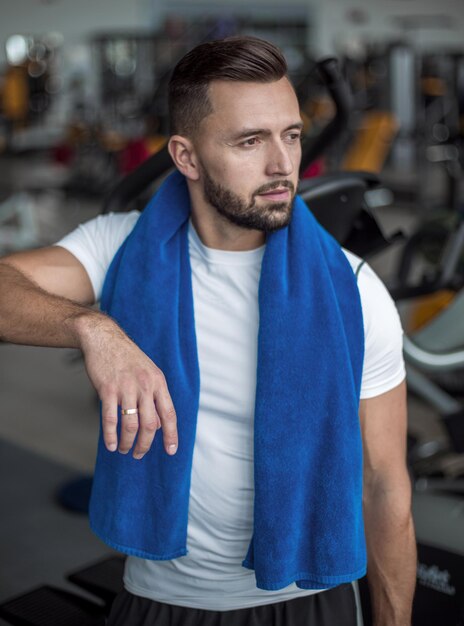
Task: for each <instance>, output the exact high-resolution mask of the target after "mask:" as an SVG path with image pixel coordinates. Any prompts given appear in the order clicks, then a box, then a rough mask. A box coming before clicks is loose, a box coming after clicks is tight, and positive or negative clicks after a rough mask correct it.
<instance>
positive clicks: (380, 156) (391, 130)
mask: <svg viewBox="0 0 464 626" xmlns="http://www.w3.org/2000/svg"><path fill="white" fill-rule="evenodd" d="M398 128H399V124H398V122H397V120H396V118H395V116H394V115H393V114H392V113H390V112H388V111H370V112H368V113H366V115H365V116H364V118H363V121H362V124H361V127H360V128H359V129H358V131H357V134H356V137H355V139H354V141H353V143H352V144H351V146H350V147H349V148H348V150H347V153H346V155H345V158H344V160H343V163H342V170H362V171H365V172H373V173H375V174H379V173H380V172H381V171H382V168H383V166H384V163H385V161H386V159H387V156H388V153H389V151H390V147H391V145H392V142H393V139H394V138H395V135H396V133H397V131H398Z"/></svg>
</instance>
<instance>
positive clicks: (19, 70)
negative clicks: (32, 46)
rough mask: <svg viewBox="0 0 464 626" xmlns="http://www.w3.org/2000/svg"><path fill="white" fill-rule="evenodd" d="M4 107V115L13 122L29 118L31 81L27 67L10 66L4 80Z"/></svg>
mask: <svg viewBox="0 0 464 626" xmlns="http://www.w3.org/2000/svg"><path fill="white" fill-rule="evenodd" d="M2 109H3V114H4V116H5V117H6V118H7V119H8V120H10V121H11V122H21V121H25V120H26V119H27V116H28V114H29V82H28V76H27V69H26V68H25V67H22V66H10V67H8V69H7V71H6V74H5V77H4V80H3V90H2Z"/></svg>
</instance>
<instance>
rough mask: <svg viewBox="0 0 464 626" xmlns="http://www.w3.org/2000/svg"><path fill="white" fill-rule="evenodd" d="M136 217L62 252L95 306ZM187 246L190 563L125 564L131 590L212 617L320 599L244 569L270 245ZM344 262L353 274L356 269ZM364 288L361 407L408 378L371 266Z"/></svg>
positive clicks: (104, 222)
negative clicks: (194, 401)
mask: <svg viewBox="0 0 464 626" xmlns="http://www.w3.org/2000/svg"><path fill="white" fill-rule="evenodd" d="M138 217H139V213H138V212H135V211H134V212H131V213H125V214H110V215H106V216H99V217H97V218H95V219H94V220H91V221H90V222H87V223H86V224H83V225H81V226H79V227H78V228H77V229H76V230H75V231H74V232H72V233H70V234H69V235H67V236H66V237H64V239H62V240H61V241H60V242H58V244H57V245H60V246H62V247H64V248H66V249H67V250H69V251H70V252H71V253H72V254H74V255H75V256H76V257H77V259H79V261H80V262H81V263H82V264H83V266H84V267H85V269H86V271H87V273H88V275H89V277H90V280H91V283H92V286H93V289H94V292H95V298H96V300H97V301H98V300H99V299H100V295H101V290H102V286H103V282H104V278H105V275H106V272H107V270H108V267H109V264H110V262H111V260H112V258H113V256H114V255H115V253H116V251H117V250H118V248H119V246H120V245H121V244H122V242H123V241H124V239H125V238H126V236H127V235H128V234H129V232H130V231H131V230H132V228H133V227H134V225H135V223H136V221H137V219H138ZM188 236H189V251H190V264H191V268H192V288H193V301H194V315H195V331H196V338H197V349H198V360H199V366H200V399H199V400H200V405H199V412H198V421H197V429H196V439H195V448H194V454H193V462H192V476H191V490H190V500H189V517H188V529H187V550H188V554H187V555H186V556H183V557H180V558H177V559H173V560H171V561H150V560H146V559H141V558H138V557H128V559H127V562H126V570H125V576H124V583H125V586H126V588H127V589H128V590H129V591H130V592H132V593H134V594H136V595H139V596H143V597H147V598H151V599H153V600H158V601H159V602H165V603H168V604H175V605H178V606H188V607H194V608H200V609H209V610H216V611H226V610H232V609H239V608H245V607H250V606H257V605H260V604H268V603H273V602H281V601H284V600H288V599H292V598H296V597H301V596H306V595H311V594H313V593H320V592H319V591H314V590H302V589H298V587H297V586H296V585H295V584H292V585H289V586H288V587H286V588H285V589H281V590H278V591H265V590H262V589H258V588H257V587H256V580H255V576H254V572H253V571H252V570H248V569H246V568H244V567H243V566H242V565H241V563H242V560H243V559H244V557H245V554H246V552H247V549H248V546H249V543H250V540H251V536H252V531H253V501H254V484H253V417H254V402H255V387H256V364H257V337H258V325H259V310H258V297H257V295H258V284H259V277H260V272H261V262H262V258H263V255H264V250H265V245H263V246H261V247H260V248H257V249H255V250H249V251H243V252H232V251H226V250H216V249H211V248H207V247H206V246H205V245H204V244H203V243H202V242H201V240H200V238H199V237H198V235H197V233H196V232H195V229H194V228H193V224H192V222H191V221H190V223H189V234H188ZM344 252H345V255H346V257H347V259H348V261H349V262H350V264H351V266H352V268H353V271H356V269H357V267H358V266H359V264H360V259H359V258H358V257H357V256H356V255H354V254H352V253H350V252H348V251H344ZM358 286H359V291H360V295H361V303H362V308H363V318H364V330H365V358H364V367H363V377H362V389H361V397H362V398H370V397H374V396H376V395H379V394H381V393H384V392H386V391H388V390H390V389H392V388H393V387H395V386H396V385H398V384H399V383H400V382H401V381H402V380H403V379H404V377H405V369H404V363H403V357H402V329H401V324H400V321H399V317H398V314H397V312H396V308H395V305H394V303H393V301H392V299H391V298H390V295H389V294H388V292H387V290H386V289H385V287H384V286H383V284H382V282H381V281H380V280H379V278H378V277H377V276H376V275H375V274H374V272H373V271H372V269H371V268H370V267H369V266H368V265H366V264H365V265H363V267H362V269H361V271H360V273H359V277H358ZM158 436H160V435H158ZM308 532H310V530H308Z"/></svg>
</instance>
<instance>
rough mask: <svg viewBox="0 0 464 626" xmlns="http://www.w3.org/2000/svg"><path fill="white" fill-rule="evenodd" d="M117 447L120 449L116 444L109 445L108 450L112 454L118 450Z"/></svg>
mask: <svg viewBox="0 0 464 626" xmlns="http://www.w3.org/2000/svg"><path fill="white" fill-rule="evenodd" d="M117 447H118V446H117V445H116V444H115V443H110V444H109V445H108V450H109V451H110V452H116V448H117Z"/></svg>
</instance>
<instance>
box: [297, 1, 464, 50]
mask: <svg viewBox="0 0 464 626" xmlns="http://www.w3.org/2000/svg"><path fill="white" fill-rule="evenodd" d="M311 3H312V6H313V9H314V13H313V14H314V19H315V20H316V23H315V27H314V29H313V35H314V36H313V38H311V40H310V42H309V43H310V45H311V47H312V48H313V49H314V50H316V51H317V52H318V53H319V54H333V53H335V52H337V51H338V50H340V48H341V47H343V46H344V45H346V44H347V43H348V42H352V43H353V42H354V40H355V39H359V40H361V41H373V42H382V41H391V40H392V39H398V38H400V37H403V38H405V39H406V40H407V41H409V42H410V43H412V44H413V45H414V46H416V47H417V48H418V49H423V50H433V49H437V48H441V49H443V48H457V49H461V50H463V51H464V5H463V2H462V0H440V2H437V0H352V1H350V0H318V1H317V2H314V0H311ZM356 9H357V10H360V11H361V12H363V13H365V15H366V17H367V21H366V22H365V23H360V24H356V23H353V22H352V21H350V20H349V17H348V14H349V12H352V11H353V10H356ZM408 15H416V16H417V15H421V16H428V19H429V20H430V23H429V24H428V25H427V26H426V27H422V28H418V29H416V28H414V29H409V30H405V29H402V28H401V27H400V26H399V25H398V23H397V22H395V21H394V17H395V16H403V17H404V16H408ZM360 17H362V16H360ZM443 18H447V20H448V22H449V26H450V28H446V29H443V28H436V25H437V24H439V23H440V20H442V19H443Z"/></svg>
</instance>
